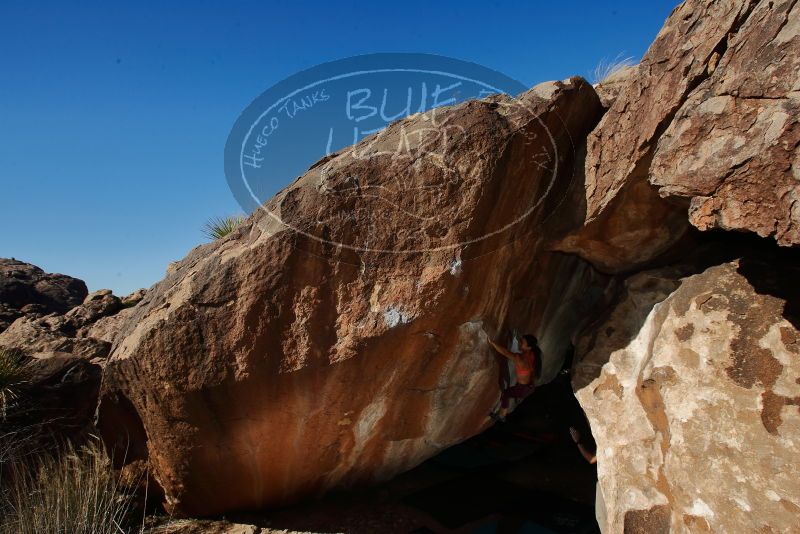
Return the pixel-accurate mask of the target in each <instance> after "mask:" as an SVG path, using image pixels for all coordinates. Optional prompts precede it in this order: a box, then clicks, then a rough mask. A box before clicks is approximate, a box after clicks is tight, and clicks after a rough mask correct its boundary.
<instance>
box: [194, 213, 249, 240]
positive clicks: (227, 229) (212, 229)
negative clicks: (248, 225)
mask: <svg viewBox="0 0 800 534" xmlns="http://www.w3.org/2000/svg"><path fill="white" fill-rule="evenodd" d="M242 222H244V217H241V216H238V215H233V216H230V217H213V218H211V219H209V220H208V221H207V222H206V224H205V226H203V234H205V236H206V237H207V238H209V239H211V240H212V241H213V240H215V239H221V238H223V237H225V236H226V235H228V234H230V233H231V232H233V231H234V230H236V228H237V227H238V226H239V225H240V224H242Z"/></svg>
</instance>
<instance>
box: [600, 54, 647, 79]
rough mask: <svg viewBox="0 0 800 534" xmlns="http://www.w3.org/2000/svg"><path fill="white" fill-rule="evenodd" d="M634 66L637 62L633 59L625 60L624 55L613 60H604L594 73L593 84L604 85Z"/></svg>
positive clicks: (627, 58)
mask: <svg viewBox="0 0 800 534" xmlns="http://www.w3.org/2000/svg"><path fill="white" fill-rule="evenodd" d="M634 65H636V61H634V59H633V58H632V57H625V58H623V57H622V54H619V55H617V57H615V58H614V59H612V60H608V59H606V58H603V59H601V60H600V62H599V63H598V64H597V66H596V67H595V68H594V70H593V71H592V76H591V78H592V83H595V84H597V83H603V82H605V81H606V80H608V79H609V78H610V77H611V76H613V75H614V74H616V73H618V72H619V71H621V70H622V69H626V68H628V67H633V66H634Z"/></svg>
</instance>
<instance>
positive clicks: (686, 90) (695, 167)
mask: <svg viewBox="0 0 800 534" xmlns="http://www.w3.org/2000/svg"><path fill="white" fill-rule="evenodd" d="M798 19H800V6H798V5H797V4H796V3H795V2H794V1H793V0H783V1H775V2H766V1H762V2H758V1H755V0H730V1H725V2H708V1H706V0H689V1H686V2H684V3H682V4H681V5H680V6H678V7H677V8H676V9H675V10H674V11H673V13H672V14H671V15H670V17H669V19H668V20H667V21H666V23H665V25H664V27H663V28H662V30H661V31H660V32H659V34H658V36H657V37H656V40H655V41H654V42H653V44H652V45H651V46H650V48H649V49H648V51H647V53H646V54H645V56H644V57H643V58H642V61H641V64H640V65H639V66H638V67H637V68H636V69H635V71H634V72H633V73H630V75H629V77H628V78H627V80H626V81H625V82H624V86H623V87H622V89H621V90H620V91H619V93H618V95H617V97H616V98H615V99H614V100H613V104H612V105H611V107H610V109H609V111H608V112H607V113H606V114H605V115H604V116H603V119H602V121H601V122H600V124H599V125H598V126H597V128H596V129H595V130H594V131H593V132H592V133H591V135H590V136H589V138H588V142H587V145H588V146H587V157H586V190H585V201H586V217H585V225H584V227H583V228H581V229H580V230H579V231H577V232H574V233H572V234H570V235H568V236H566V237H564V238H563V240H562V241H561V242H560V243H559V244H558V245H557V248H558V249H559V250H563V251H565V252H572V253H577V254H580V255H581V256H582V257H584V258H586V259H588V260H590V261H591V262H592V263H593V264H594V265H595V266H597V267H598V268H600V269H602V270H604V271H607V272H624V271H630V270H633V269H636V268H640V267H641V266H643V265H645V264H647V263H648V262H650V261H652V260H653V259H656V258H658V257H659V256H661V255H663V254H666V253H668V252H669V251H670V250H671V249H672V248H674V247H675V246H676V244H677V243H679V242H681V240H683V239H685V238H686V231H687V229H688V228H689V223H691V224H692V225H694V226H695V227H697V228H699V229H701V230H707V229H711V228H722V229H731V230H749V231H753V232H757V233H758V234H759V235H762V236H774V237H775V238H776V239H777V240H778V242H779V243H780V244H784V245H795V244H798V243H799V242H800V232H799V231H798V224H800V202H798V199H799V198H800V183H799V182H798V176H800V174H798V168H799V167H798V165H800V164H798V160H797V146H798V142H800V126H798V120H799V119H798V117H800V113H798V111H800V108H799V107H798V106H800V101H799V100H798V98H799V97H798V94H800V93H798V89H800V74H798V73H800V55H798V50H800V46H798V45H799V44H800V41H799V39H800V37H798V26H799V25H800V23H799V22H798ZM687 211H688V212H689V214H688V217H687Z"/></svg>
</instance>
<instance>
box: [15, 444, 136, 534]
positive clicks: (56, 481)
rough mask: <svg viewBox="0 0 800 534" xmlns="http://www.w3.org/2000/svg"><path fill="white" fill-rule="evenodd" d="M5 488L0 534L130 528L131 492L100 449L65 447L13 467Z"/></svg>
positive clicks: (101, 532) (100, 532)
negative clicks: (58, 452)
mask: <svg viewBox="0 0 800 534" xmlns="http://www.w3.org/2000/svg"><path fill="white" fill-rule="evenodd" d="M3 482H5V483H6V484H5V487H4V488H3V492H2V503H0V507H2V510H0V534H11V533H19V534H39V533H43V532H54V533H75V534H105V533H108V534H112V533H116V534H119V533H125V532H130V531H131V530H138V529H137V528H136V527H131V519H132V517H131V516H132V509H133V496H132V488H131V487H129V486H127V485H125V484H123V483H122V482H121V479H120V477H119V475H118V474H116V473H115V472H114V470H113V468H112V465H111V461H110V459H109V457H108V455H107V454H106V452H105V449H104V448H103V446H102V444H100V443H99V442H98V441H96V440H95V441H92V442H89V443H88V444H87V445H85V446H83V447H81V448H80V449H75V448H74V447H72V446H71V445H66V446H64V448H63V450H62V451H61V453H60V454H58V455H50V454H47V455H43V456H40V457H38V458H36V459H35V460H33V461H26V462H18V463H16V464H14V466H13V469H12V470H11V473H10V474H7V475H6V476H5V477H4V479H3Z"/></svg>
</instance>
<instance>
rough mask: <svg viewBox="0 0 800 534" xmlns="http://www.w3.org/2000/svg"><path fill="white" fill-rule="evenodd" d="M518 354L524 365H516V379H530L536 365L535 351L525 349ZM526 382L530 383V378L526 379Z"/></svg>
mask: <svg viewBox="0 0 800 534" xmlns="http://www.w3.org/2000/svg"><path fill="white" fill-rule="evenodd" d="M520 356H521V357H522V360H523V361H524V362H525V363H524V365H516V371H517V381H520V380H527V379H530V377H531V375H532V374H533V370H534V368H535V367H536V353H535V352H534V351H532V350H529V351H525V352H523V353H522V354H520ZM528 383H530V380H528Z"/></svg>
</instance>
